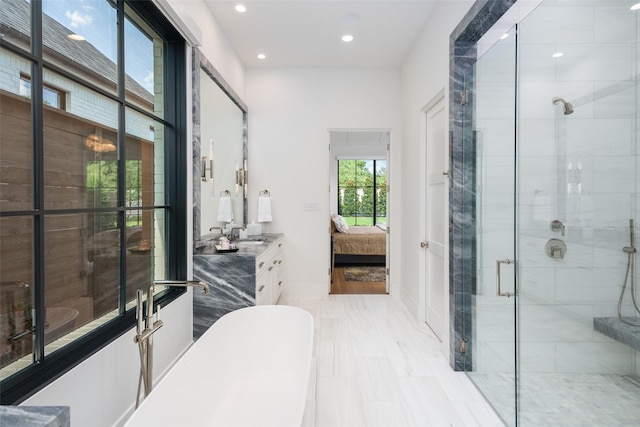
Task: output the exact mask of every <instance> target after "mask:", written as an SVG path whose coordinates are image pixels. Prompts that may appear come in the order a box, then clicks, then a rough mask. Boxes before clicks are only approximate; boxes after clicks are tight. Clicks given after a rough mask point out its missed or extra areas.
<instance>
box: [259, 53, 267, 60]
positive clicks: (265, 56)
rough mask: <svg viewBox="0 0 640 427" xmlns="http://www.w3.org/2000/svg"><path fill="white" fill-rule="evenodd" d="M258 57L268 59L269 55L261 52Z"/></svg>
mask: <svg viewBox="0 0 640 427" xmlns="http://www.w3.org/2000/svg"><path fill="white" fill-rule="evenodd" d="M258 59H267V55H265V54H264V53H259V54H258Z"/></svg>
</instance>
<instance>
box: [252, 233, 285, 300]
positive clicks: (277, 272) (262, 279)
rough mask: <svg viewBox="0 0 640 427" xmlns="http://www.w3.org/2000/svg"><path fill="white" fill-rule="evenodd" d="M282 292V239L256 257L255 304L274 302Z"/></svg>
mask: <svg viewBox="0 0 640 427" xmlns="http://www.w3.org/2000/svg"><path fill="white" fill-rule="evenodd" d="M281 292H282V239H278V240H277V241H275V242H274V243H273V244H272V245H271V246H270V248H269V249H268V250H267V251H265V252H264V253H263V254H262V255H260V256H259V257H258V258H257V259H256V305H263V304H276V303H277V302H278V299H279V298H280V294H281Z"/></svg>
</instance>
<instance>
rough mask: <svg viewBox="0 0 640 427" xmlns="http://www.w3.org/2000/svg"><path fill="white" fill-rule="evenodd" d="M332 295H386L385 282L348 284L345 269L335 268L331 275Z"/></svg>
mask: <svg viewBox="0 0 640 427" xmlns="http://www.w3.org/2000/svg"><path fill="white" fill-rule="evenodd" d="M331 293H332V294H386V293H387V284H386V283H385V282H347V281H346V279H345V278H344V267H335V268H334V269H333V273H332V274H331Z"/></svg>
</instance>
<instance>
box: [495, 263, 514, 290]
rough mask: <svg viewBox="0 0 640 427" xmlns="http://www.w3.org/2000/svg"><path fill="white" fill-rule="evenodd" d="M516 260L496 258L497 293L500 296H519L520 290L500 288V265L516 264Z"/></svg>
mask: <svg viewBox="0 0 640 427" xmlns="http://www.w3.org/2000/svg"><path fill="white" fill-rule="evenodd" d="M515 263H516V262H515V261H514V260H512V259H508V258H507V259H497V260H496V295H497V296H499V297H507V298H509V297H511V296H514V297H515V296H518V292H514V293H511V292H502V290H501V289H500V266H501V265H502V264H514V265H515Z"/></svg>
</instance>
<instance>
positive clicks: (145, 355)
mask: <svg viewBox="0 0 640 427" xmlns="http://www.w3.org/2000/svg"><path fill="white" fill-rule="evenodd" d="M156 286H180V287H189V286H199V287H201V288H202V290H203V291H204V293H205V294H206V293H208V292H209V287H208V286H207V285H206V284H205V283H202V282H199V281H182V280H156V281H154V282H151V284H150V285H149V287H148V288H147V313H146V316H144V315H143V299H144V291H143V290H142V289H138V290H137V294H136V297H137V300H136V319H137V321H138V323H137V325H136V335H135V336H134V337H133V341H134V342H135V343H137V344H138V349H139V350H140V365H141V366H140V377H139V378H138V392H137V394H136V409H137V408H138V405H139V404H140V386H141V385H142V384H144V397H146V396H148V395H149V393H151V389H152V388H153V384H152V380H153V334H154V333H155V332H156V331H157V330H158V329H160V328H161V327H162V325H163V323H162V320H160V306H158V310H157V312H156V316H155V319H154V315H153V288H154V287H156Z"/></svg>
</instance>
